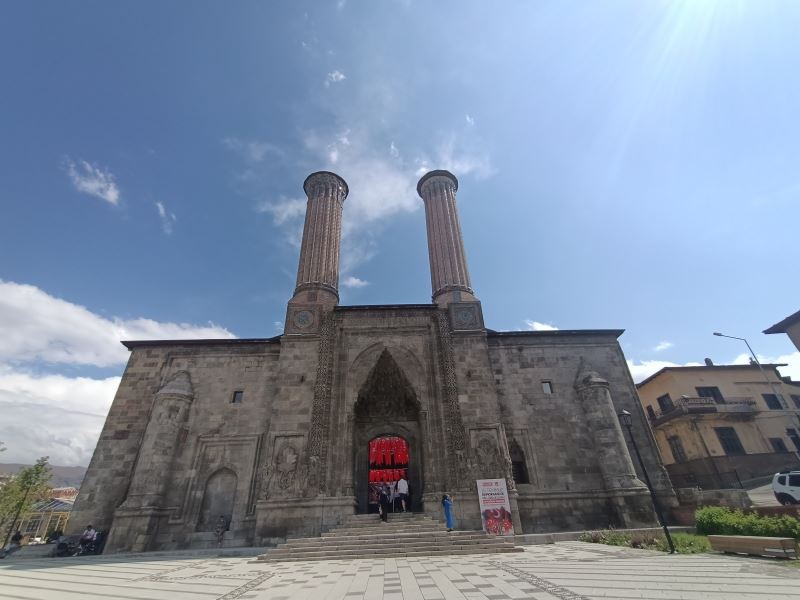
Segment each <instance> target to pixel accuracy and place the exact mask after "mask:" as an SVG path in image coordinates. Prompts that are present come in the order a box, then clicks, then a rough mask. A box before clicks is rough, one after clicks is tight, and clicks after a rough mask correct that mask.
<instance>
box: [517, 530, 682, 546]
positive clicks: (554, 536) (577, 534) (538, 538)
mask: <svg viewBox="0 0 800 600" xmlns="http://www.w3.org/2000/svg"><path fill="white" fill-rule="evenodd" d="M614 531H615V532H616V533H627V534H628V535H637V534H642V533H647V534H653V535H659V534H662V533H664V530H663V529H662V528H661V527H644V528H639V529H615V530H614ZM669 531H670V533H693V532H694V527H684V526H679V527H670V528H669ZM584 533H586V531H561V532H558V533H524V534H522V535H515V536H514V543H515V544H517V545H518V546H534V545H537V544H555V543H557V542H576V541H579V540H580V538H581V536H582V535H583V534H584Z"/></svg>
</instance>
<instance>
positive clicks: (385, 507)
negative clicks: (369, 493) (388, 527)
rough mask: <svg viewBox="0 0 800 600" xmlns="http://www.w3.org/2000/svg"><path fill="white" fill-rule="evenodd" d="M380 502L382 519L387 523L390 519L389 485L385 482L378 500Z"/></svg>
mask: <svg viewBox="0 0 800 600" xmlns="http://www.w3.org/2000/svg"><path fill="white" fill-rule="evenodd" d="M378 502H379V503H380V511H381V521H383V522H384V523H386V522H387V521H388V520H389V503H390V500H389V486H387V485H386V484H385V483H384V484H383V485H382V486H381V494H380V498H379V500H378Z"/></svg>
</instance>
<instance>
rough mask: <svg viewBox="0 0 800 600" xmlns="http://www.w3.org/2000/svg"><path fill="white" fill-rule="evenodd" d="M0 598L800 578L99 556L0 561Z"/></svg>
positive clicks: (560, 594) (440, 593)
mask: <svg viewBox="0 0 800 600" xmlns="http://www.w3.org/2000/svg"><path fill="white" fill-rule="evenodd" d="M0 598H18V599H22V600H34V599H40V598H41V599H51V598H52V599H56V598H57V599H63V600H73V599H75V600H78V599H82V600H86V599H87V598H109V599H117V598H119V599H125V600H151V599H164V600H167V599H169V600H173V599H175V600H180V599H183V598H200V599H202V598H207V599H208V600H233V599H236V598H243V599H245V598H258V599H264V600H290V599H302V598H309V599H314V600H317V599H319V600H334V599H344V600H357V599H364V600H370V599H378V598H385V599H387V600H412V599H414V600H434V599H442V598H448V599H449V598H459V599H470V600H506V599H510V598H532V599H535V600H582V599H590V598H591V599H595V598H603V599H606V600H608V599H612V598H653V599H658V600H671V599H680V600H695V599H697V600H729V599H730V598H737V599H738V598H742V599H746V598H752V599H754V600H755V599H758V600H772V599H777V598H781V599H791V598H798V599H800V569H795V568H791V567H786V566H782V565H781V563H780V562H777V561H775V560H767V559H757V558H745V557H732V556H721V555H712V554H707V555H693V556H692V555H681V556H669V555H666V554H662V553H656V552H648V551H641V550H633V549H629V548H617V547H611V546H602V545H598V544H586V543H581V542H565V543H559V544H553V545H542V546H528V547H526V549H525V552H524V553H519V554H505V555H497V554H494V555H492V554H481V555H471V556H464V557H435V558H433V557H432V558H413V559H412V558H407V559H401V558H397V559H381V560H378V559H367V560H348V561H344V560H342V561H338V560H335V561H321V562H294V563H269V564H265V563H254V562H252V558H217V557H185V558H181V557H179V556H176V555H171V556H152V555H150V556H148V555H138V556H133V555H130V556H126V557H114V556H105V557H104V556H101V557H92V558H84V559H80V558H73V559H48V560H38V559H37V560H34V559H31V560H18V561H9V562H0Z"/></svg>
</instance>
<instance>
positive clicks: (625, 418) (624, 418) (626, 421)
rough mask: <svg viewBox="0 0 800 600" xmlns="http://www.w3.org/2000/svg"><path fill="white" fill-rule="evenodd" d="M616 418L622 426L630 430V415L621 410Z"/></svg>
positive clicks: (631, 420) (631, 419)
mask: <svg viewBox="0 0 800 600" xmlns="http://www.w3.org/2000/svg"><path fill="white" fill-rule="evenodd" d="M617 416H618V417H619V422H620V423H622V425H623V426H625V427H627V428H628V429H630V427H631V424H632V423H633V416H632V415H631V413H630V412H628V411H627V410H625V409H624V408H623V409H622V410H621V411H620V413H619V415H617Z"/></svg>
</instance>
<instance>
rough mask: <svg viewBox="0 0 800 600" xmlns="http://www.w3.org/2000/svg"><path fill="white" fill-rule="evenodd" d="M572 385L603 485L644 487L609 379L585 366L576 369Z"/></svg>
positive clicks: (616, 488)
mask: <svg viewBox="0 0 800 600" xmlns="http://www.w3.org/2000/svg"><path fill="white" fill-rule="evenodd" d="M575 387H576V388H577V390H578V394H579V395H580V397H581V400H582V401H583V413H584V416H585V418H586V423H587V425H588V427H589V430H590V431H591V432H592V437H593V439H594V450H595V454H596V455H597V462H598V464H599V465H600V471H601V473H602V475H603V482H604V483H605V486H606V489H608V490H619V489H627V488H635V487H645V485H644V483H642V482H641V481H640V480H639V479H638V478H637V477H636V469H635V468H634V466H633V461H632V460H631V455H630V453H629V452H628V445H627V444H626V443H625V437H624V435H623V433H622V426H621V425H620V424H619V417H618V416H617V412H616V410H615V409H614V402H613V401H612V399H611V391H610V389H609V384H608V381H606V380H605V379H603V378H602V377H601V376H600V375H599V374H598V373H597V372H596V371H592V370H591V369H590V368H588V367H585V366H584V367H583V368H582V369H581V370H580V371H579V374H578V380H577V381H576V383H575Z"/></svg>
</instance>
